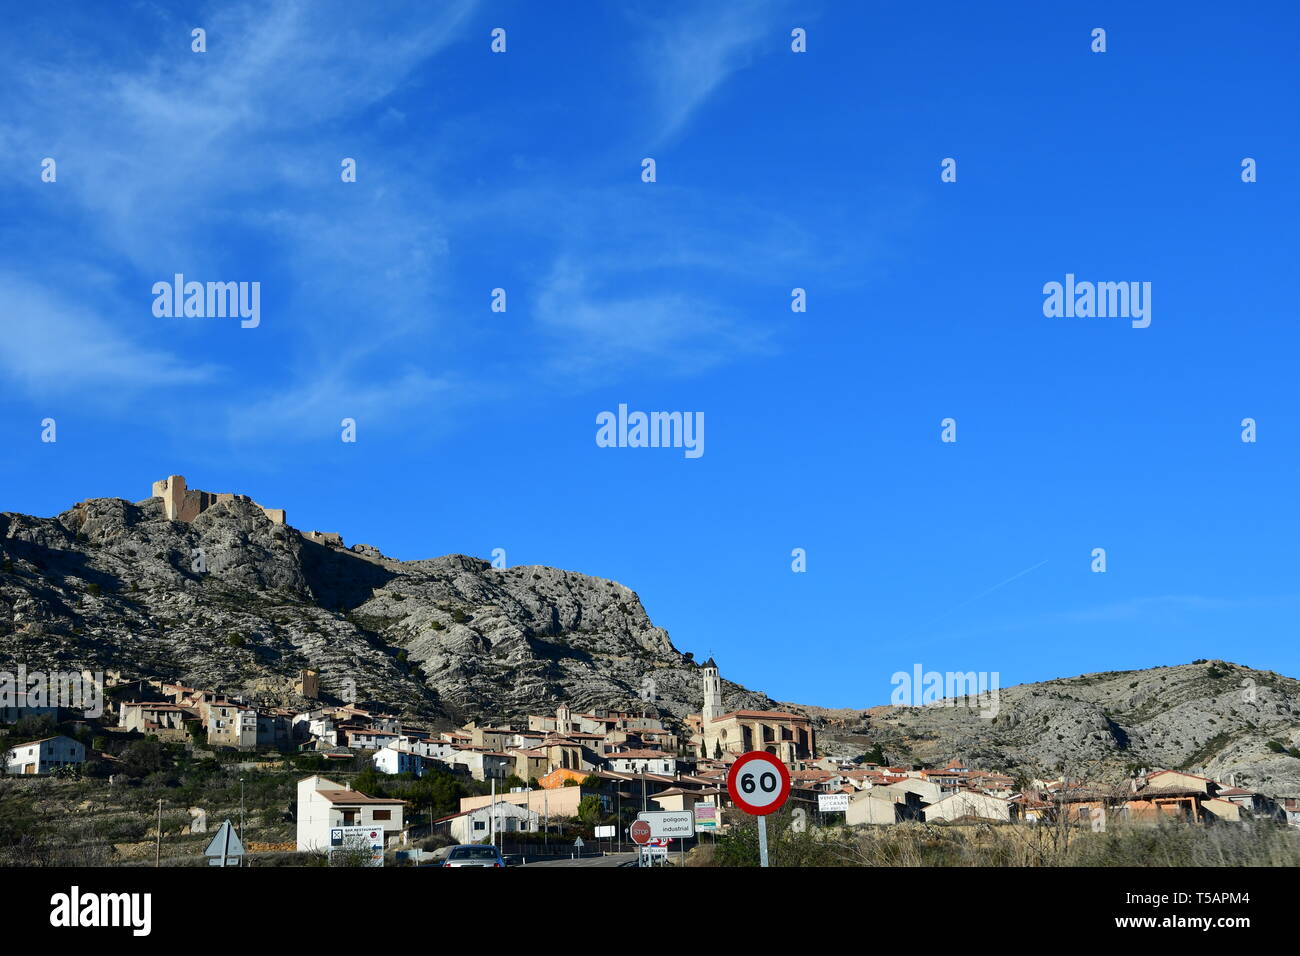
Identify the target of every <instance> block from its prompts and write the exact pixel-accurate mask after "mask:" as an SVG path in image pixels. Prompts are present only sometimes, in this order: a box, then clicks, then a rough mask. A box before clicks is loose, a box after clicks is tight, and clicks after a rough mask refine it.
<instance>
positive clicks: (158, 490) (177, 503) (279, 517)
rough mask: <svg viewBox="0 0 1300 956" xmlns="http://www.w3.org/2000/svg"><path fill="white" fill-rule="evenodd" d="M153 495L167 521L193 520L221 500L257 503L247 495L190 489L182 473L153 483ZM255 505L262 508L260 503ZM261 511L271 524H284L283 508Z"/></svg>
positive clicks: (263, 509)
mask: <svg viewBox="0 0 1300 956" xmlns="http://www.w3.org/2000/svg"><path fill="white" fill-rule="evenodd" d="M153 496H154V497H155V498H161V499H162V502H163V511H164V513H165V514H166V515H167V520H168V521H193V520H194V519H195V518H197V517H198V516H199V515H201V514H203V512H205V511H207V510H208V509H209V508H211V507H212V506H213V505H215V504H218V503H219V502H222V501H247V502H249V503H251V504H255V505H257V502H256V501H253V499H252V498H250V497H248V495H232V494H224V493H222V494H213V493H212V492H210V491H192V490H190V489H188V488H186V487H185V476H184V475H171V476H170V477H168V478H164V479H163V480H162V481H155V482H154V483H153ZM257 507H259V508H262V506H261V505H257ZM262 513H263V514H265V515H266V516H267V518H269V519H270V521H271V523H272V524H281V525H282V524H286V523H287V522H286V520H285V513H284V509H283V508H262Z"/></svg>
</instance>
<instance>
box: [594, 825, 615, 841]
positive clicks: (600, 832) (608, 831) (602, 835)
mask: <svg viewBox="0 0 1300 956" xmlns="http://www.w3.org/2000/svg"><path fill="white" fill-rule="evenodd" d="M617 830H618V828H617V827H613V826H608V827H596V839H597V840H604V839H607V838H608V839H611V840H612V839H613V838H614V837H615V836H616V835H617Z"/></svg>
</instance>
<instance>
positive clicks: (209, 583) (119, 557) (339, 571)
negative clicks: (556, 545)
mask: <svg viewBox="0 0 1300 956" xmlns="http://www.w3.org/2000/svg"><path fill="white" fill-rule="evenodd" d="M198 494H200V495H202V494H203V493H198ZM191 495H192V496H193V493H191ZM221 498H222V499H224V500H216V499H217V496H204V510H202V512H201V513H199V514H197V516H192V517H191V518H190V519H189V520H185V521H179V520H168V519H167V517H166V512H165V506H164V501H163V499H162V498H158V497H155V498H149V499H146V500H144V501H140V502H136V503H134V504H133V503H131V502H129V501H125V500H122V499H117V498H105V499H92V500H89V501H84V502H81V503H80V504H78V505H76V506H75V507H73V508H72V509H70V510H68V511H65V512H64V513H63V514H60V515H58V516H56V517H54V518H48V519H46V518H33V517H29V516H26V515H21V514H9V513H6V514H2V515H0V667H2V668H4V669H9V670H13V668H14V667H15V666H16V665H17V664H19V663H24V664H26V666H27V667H28V669H29V670H34V669H36V668H38V667H43V668H46V669H60V670H72V669H80V668H83V667H85V668H90V669H92V670H104V671H111V670H116V671H120V672H121V674H122V676H123V678H124V679H130V678H137V677H164V678H167V679H179V680H182V681H184V682H186V683H187V684H190V685H192V686H199V687H210V688H214V689H219V690H221V691H223V692H226V693H230V694H237V693H245V694H247V695H248V696H249V697H250V698H252V699H256V700H259V701H261V702H264V703H268V704H271V703H277V704H286V705H287V704H292V703H301V701H300V700H298V699H297V698H296V697H295V695H294V692H293V687H292V683H293V680H294V678H295V677H296V676H297V675H298V672H299V670H300V669H301V668H306V667H313V668H316V669H318V670H319V671H320V675H321V687H322V693H323V694H324V695H327V696H329V697H332V698H334V699H348V696H349V694H351V693H353V692H354V694H355V698H354V699H355V700H356V701H357V702H358V703H361V704H365V703H373V704H376V705H383V706H385V707H387V708H388V709H392V710H395V711H398V712H401V713H404V714H406V715H408V716H420V717H424V718H428V719H429V722H430V723H431V724H433V725H434V726H439V725H442V724H444V723H445V722H446V721H456V722H461V721H464V720H466V719H470V718H479V719H482V718H489V719H498V718H509V717H518V716H522V715H525V714H527V713H529V712H533V713H537V712H539V711H541V712H553V710H554V708H555V706H556V704H557V703H558V702H561V701H564V702H568V703H569V704H571V705H572V706H574V707H575V708H584V709H585V708H592V707H626V708H637V709H640V708H642V707H650V708H653V707H658V708H659V709H660V711H661V712H662V713H663V714H664V715H665V716H668V717H671V718H674V719H675V720H680V719H681V718H683V717H685V715H686V714H687V713H688V712H696V713H698V712H699V709H700V703H701V700H700V697H701V690H700V678H699V674H698V672H697V670H696V665H695V663H694V662H693V661H692V660H691V659H690V657H689V656H688V655H684V654H682V653H681V652H679V651H678V650H677V649H676V648H675V647H674V646H673V644H672V641H671V640H669V637H668V634H667V632H666V631H664V630H663V629H662V628H659V627H655V626H654V624H652V623H651V621H650V619H649V618H648V617H647V615H646V612H645V609H644V608H643V607H642V606H641V601H640V599H639V598H638V597H637V595H636V593H635V592H633V591H631V590H629V589H628V588H626V587H624V586H623V585H621V584H618V583H616V582H614V581H608V580H603V579H601V578H594V577H588V576H586V575H582V574H574V573H571V572H568V571H560V570H556V569H554V568H546V567H515V568H509V569H496V568H493V567H491V565H490V564H489V563H488V562H486V561H482V560H479V559H476V558H470V557H466V556H464V555H449V556H446V557H439V558H433V559H431V560H425V561H409V562H403V561H396V560H393V559H390V558H387V557H385V556H384V555H383V554H381V553H380V552H379V551H378V550H377V549H376V548H373V547H370V546H368V545H355V546H353V547H351V548H347V547H344V546H343V544H342V543H341V542H339V541H338V540H337V538H335V536H321V535H316V534H314V533H313V534H303V533H301V532H299V531H297V530H296V529H294V528H292V527H289V526H288V525H286V524H283V523H278V522H274V521H272V520H270V518H268V514H267V513H266V512H265V511H264V510H263V509H262V508H260V507H259V506H258V505H257V504H255V503H253V502H251V501H249V500H247V499H245V498H240V497H233V498H232V497H230V496H221ZM191 500H194V499H193V497H192V498H191ZM210 500H216V503H215V504H211V505H210V506H208V502H209V501H210ZM647 688H652V690H653V693H654V695H655V697H656V700H655V701H654V703H653V704H650V705H647V703H646V701H645V700H644V699H643V696H644V694H645V693H646V689H647ZM724 696H725V699H726V703H727V705H728V706H732V707H767V706H771V705H772V701H771V700H770V699H768V698H767V697H765V696H764V695H762V694H756V693H752V692H749V691H746V690H745V689H744V688H741V687H738V686H736V685H734V684H730V685H724Z"/></svg>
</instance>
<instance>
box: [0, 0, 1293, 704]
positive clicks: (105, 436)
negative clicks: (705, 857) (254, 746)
mask: <svg viewBox="0 0 1300 956" xmlns="http://www.w3.org/2000/svg"><path fill="white" fill-rule="evenodd" d="M728 6H729V8H728V9H726V10H724V9H720V8H721V7H722V5H720V4H709V3H700V4H677V3H642V4H635V3H633V4H620V5H615V4H603V3H575V4H568V5H565V8H564V9H565V12H564V13H563V14H557V13H556V12H555V9H556V8H555V7H554V6H553V5H539V4H534V3H524V2H519V3H508V2H494V3H472V2H465V3H455V2H445V3H437V4H432V3H429V4H413V5H410V6H398V5H389V4H384V3H366V4H343V3H340V4H330V3H305V2H304V3H281V4H269V5H262V4H257V5H249V6H243V5H239V4H234V3H221V4H211V5H204V4H193V5H191V4H156V3H136V4H126V5H123V8H122V10H120V11H119V10H118V9H116V8H115V9H113V10H109V9H108V8H106V7H103V6H101V5H90V4H87V5H83V9H81V10H79V11H78V10H75V9H74V10H72V11H68V12H66V13H61V14H60V17H59V18H58V19H57V20H51V19H50V18H49V17H48V16H47V15H46V14H44V13H42V12H40V11H34V10H33V11H18V10H15V11H11V12H10V13H9V21H8V26H7V29H6V30H5V31H4V34H3V37H0V52H2V53H3V56H0V73H3V83H0V183H3V186H2V187H0V253H2V254H0V320H2V321H3V329H4V333H3V336H0V376H2V380H3V382H4V388H3V391H0V441H3V447H4V448H5V456H4V465H5V467H4V468H3V469H2V470H0V510H8V511H21V512H28V513H34V514H39V515H53V514H56V513H58V512H59V511H62V510H64V509H66V508H67V507H69V506H70V505H71V504H72V503H73V502H75V501H78V500H81V499H84V498H88V497H113V496H116V497H125V498H130V499H132V500H138V499H140V498H143V497H145V496H147V494H148V493H149V485H150V482H152V481H153V480H154V479H156V478H160V477H163V476H165V475H167V474H171V473H180V474H184V475H186V476H187V477H188V479H189V481H190V484H191V485H192V486H194V487H200V488H204V489H209V490H214V491H239V492H243V493H247V494H249V495H251V496H253V497H254V498H255V499H256V500H258V501H259V502H261V503H262V504H265V505H268V506H274V507H284V508H286V509H288V513H289V520H290V523H291V524H293V525H295V526H296V527H299V528H303V529H313V528H316V529H321V530H331V531H338V532H340V533H342V534H343V536H344V538H345V540H346V541H347V542H348V543H349V544H352V543H357V542H367V543H371V544H374V545H376V546H378V547H380V548H381V549H382V550H383V551H385V552H386V553H388V554H392V555H394V556H397V557H401V558H405V559H416V558H424V557H432V556H435V555H440V554H445V553H452V552H462V553H468V554H474V555H478V556H481V557H485V558H486V557H489V556H490V553H491V551H492V549H494V548H504V549H505V551H506V554H507V558H508V561H509V563H510V564H511V565H518V564H546V565H553V566H557V567H562V568H568V569H572V570H575V571H582V572H585V573H589V574H594V575H599V576H602V577H609V578H614V579H616V580H619V581H621V582H623V583H624V584H626V585H628V586H629V587H631V588H633V589H635V590H636V591H637V592H638V593H639V594H640V596H641V598H642V600H643V602H644V603H645V606H646V608H647V610H648V611H649V612H650V614H651V616H652V618H653V619H654V621H655V622H656V623H657V624H660V625H661V626H664V627H666V628H668V630H669V632H670V634H671V635H672V637H673V640H674V642H675V643H676V644H677V646H678V647H680V648H682V649H683V650H690V651H694V652H695V653H696V654H697V656H705V655H708V654H713V655H714V656H715V657H716V658H717V659H718V661H719V663H720V664H721V666H722V669H723V673H724V675H725V676H727V677H730V678H732V679H734V680H738V681H740V682H742V683H745V684H747V685H749V686H751V687H755V688H758V689H762V690H764V691H766V692H768V693H770V694H772V695H773V696H774V697H777V698H778V699H784V700H794V701H798V702H803V703H817V704H823V705H827V706H867V705H872V704H877V703H883V702H886V701H887V700H888V698H889V694H890V691H891V690H892V687H891V684H890V676H891V675H892V674H893V673H894V672H895V671H899V670H906V671H910V670H911V669H912V666H913V665H914V664H915V663H920V664H922V665H923V666H924V667H925V668H926V669H927V670H932V669H933V670H940V671H943V670H962V671H968V670H977V671H979V670H983V671H997V672H998V673H999V674H1000V675H1001V683H1002V685H1003V686H1006V685H1009V684H1012V683H1018V682H1022V681H1028V680H1040V679H1049V678H1052V677H1057V676H1066V675H1072V674H1076V673H1082V672H1087V671H1098V670H1111V669H1124V668H1134V667H1147V666H1153V665H1159V664H1175V663H1185V662H1188V661H1190V660H1192V659H1195V658H1203V657H1204V658H1225V659H1229V660H1234V661H1238V662H1242V663H1246V664H1249V665H1251V666H1254V667H1260V668H1267V669H1273V670H1278V671H1281V672H1284V673H1289V674H1291V675H1296V674H1300V651H1298V650H1297V642H1296V639H1295V638H1296V625H1297V621H1298V613H1297V612H1298V611H1300V591H1298V589H1297V585H1296V581H1297V573H1296V572H1297V564H1300V558H1298V557H1297V552H1296V547H1295V542H1296V540H1297V535H1296V530H1297V518H1298V517H1300V503H1298V502H1297V496H1296V493H1295V475H1296V466H1297V463H1298V461H1297V454H1296V447H1297V441H1298V440H1300V420H1298V419H1297V407H1296V400H1295V381H1296V372H1295V350H1296V346H1297V344H1300V343H1298V337H1297V334H1296V330H1295V322H1296V300H1295V295H1294V291H1293V286H1294V276H1295V274H1296V268H1295V263H1294V256H1295V251H1296V241H1295V236H1296V223H1297V221H1300V216H1298V215H1297V213H1300V209H1298V208H1297V206H1298V203H1297V185H1296V176H1295V173H1294V168H1293V167H1294V162H1295V157H1296V156H1297V155H1298V154H1300V150H1298V149H1297V146H1298V143H1297V135H1296V123H1295V106H1296V100H1297V85H1298V84H1300V74H1297V72H1296V70H1295V55H1294V49H1293V42H1292V41H1293V38H1294V36H1295V33H1296V28H1297V26H1300V12H1298V11H1297V8H1296V7H1295V5H1294V4H1289V3H1261V4H1255V5H1252V6H1251V7H1250V8H1249V9H1244V10H1241V11H1233V12H1229V13H1223V12H1218V11H1216V10H1215V9H1214V8H1215V6H1220V7H1221V5H1212V4H1195V3H1193V4H1187V3H1177V4H1175V3H1154V4H1143V5H1141V7H1142V8H1141V9H1133V7H1134V6H1135V5H1133V4H1128V3H1091V4H1077V5H1068V6H1069V9H1063V7H1064V6H1065V5H1059V4H1040V3H1005V4H995V5H987V4H981V5H973V4H969V3H964V2H961V3H958V2H952V3H948V2H938V3H928V4H923V5H910V4H885V3H874V2H873V3H861V4H830V3H827V4H794V3H780V2H756V3H752V4H746V5H743V8H742V5H734V6H733V5H728ZM990 7H993V8H994V9H989V8H990ZM194 27H203V28H204V29H206V31H207V46H208V50H207V52H206V53H202V54H196V53H193V52H191V49H190V43H191V40H190V31H191V30H192V29H193V28H194ZM497 27H501V28H504V29H505V30H506V31H507V52H506V53H504V54H493V53H492V52H491V51H490V49H489V44H490V32H491V31H492V30H493V29H494V28H497ZM795 27H802V28H804V29H805V30H806V31H807V37H808V39H807V46H808V52H806V53H802V54H796V53H793V52H792V51H791V49H790V32H791V30H792V29H793V28H795ZM1095 27H1102V28H1104V29H1105V30H1106V31H1107V50H1106V52H1105V53H1093V52H1091V49H1090V46H1091V42H1092V41H1091V31H1092V30H1093V28H1095ZM45 157H53V158H54V159H55V160H56V162H57V164H58V165H57V175H58V178H57V181H56V182H54V183H46V182H42V181H41V176H40V173H41V167H40V164H41V161H42V159H43V158H45ZM344 157H352V158H355V159H356V161H357V168H358V176H357V182H355V183H343V182H341V181H340V174H339V173H340V161H341V160H342V158H344ZM644 157H653V158H654V159H655V160H656V163H657V181H656V182H654V183H644V182H642V181H641V161H642V159H643V158H644ZM946 157H952V158H955V159H956V160H957V170H958V178H957V182H955V183H943V182H941V181H940V163H941V161H942V160H943V159H944V158H946ZM1244 157H1252V158H1254V159H1256V160H1257V162H1258V182H1255V183H1243V182H1242V181H1241V175H1240V173H1241V162H1242V159H1243V158H1244ZM178 272H180V273H184V274H185V275H186V276H187V278H191V279H198V280H200V281H207V280H213V281H258V282H260V283H261V290H262V293H261V295H262V299H261V324H260V326H259V327H257V328H256V329H241V328H240V327H239V322H238V321H237V320H231V319H205V318H158V317H155V316H154V315H153V312H152V306H153V296H152V294H151V288H152V286H153V284H154V283H155V282H158V281H169V280H170V279H171V277H172V276H173V274H175V273H178ZM1067 273H1073V274H1075V275H1077V276H1078V277H1079V279H1080V280H1084V279H1091V280H1094V281H1141V282H1150V283H1151V284H1152V321H1151V325H1150V327H1149V328H1145V329H1134V328H1132V327H1131V326H1130V323H1129V322H1128V321H1127V320H1124V319H1120V318H1048V317H1045V316H1044V314H1043V292H1042V289H1043V285H1044V283H1046V282H1050V281H1062V280H1063V279H1064V276H1065V275H1066V274H1067ZM497 287H501V288H504V289H506V291H507V296H508V299H507V302H508V308H507V311H506V312H505V313H493V312H492V311H490V308H489V306H490V301H491V295H490V294H491V290H492V289H494V288H497ZM795 287H800V288H804V289H806V290H807V296H808V310H807V312H805V313H794V312H792V311H791V309H790V295H791V290H792V289H793V288H795ZM620 403H625V404H627V405H628V406H629V407H630V408H631V409H634V410H643V411H655V410H668V411H671V410H680V411H699V412H703V413H704V415H705V420H706V434H705V438H706V443H705V454H704V455H703V456H702V457H700V458H698V459H688V458H686V457H685V456H684V455H683V454H682V451H681V450H680V449H633V448H600V447H597V445H596V443H595V433H596V424H595V418H596V415H597V414H598V413H600V412H602V411H605V410H615V409H616V408H617V407H618V405H619V404H620ZM46 417H51V418H54V419H55V420H56V422H57V427H58V440H57V442H56V443H53V444H51V443H43V442H41V440H40V436H41V424H40V423H41V420H42V419H43V418H46ZM345 417H351V418H355V419H356V421H357V439H358V440H357V441H356V442H355V443H352V444H345V443H343V442H342V441H340V421H341V420H342V419H343V418H345ZM946 417H952V418H954V419H956V421H957V438H958V440H957V442H956V443H943V442H941V441H940V421H941V420H942V419H944V418H946ZM1245 417H1251V418H1254V419H1255V420H1256V421H1257V422H1258V441H1257V442H1255V443H1253V444H1251V443H1243V442H1242V441H1241V438H1240V435H1241V425H1240V423H1241V420H1242V419H1243V418H1245ZM1097 547H1103V548H1105V549H1106V552H1107V571H1106V573H1104V574H1096V573H1092V571H1091V570H1090V563H1091V552H1092V549H1094V548H1097ZM794 548H804V549H806V552H807V571H806V572H804V573H794V572H792V570H791V551H792V549H794ZM1029 569H1032V570H1029ZM1022 572H1027V573H1022ZM1004 582H1005V583H1004ZM999 585H1001V586H999Z"/></svg>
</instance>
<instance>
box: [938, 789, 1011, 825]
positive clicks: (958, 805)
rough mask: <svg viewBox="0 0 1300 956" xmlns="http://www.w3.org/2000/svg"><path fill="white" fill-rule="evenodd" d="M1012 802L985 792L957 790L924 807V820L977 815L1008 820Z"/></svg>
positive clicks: (984, 818)
mask: <svg viewBox="0 0 1300 956" xmlns="http://www.w3.org/2000/svg"><path fill="white" fill-rule="evenodd" d="M1014 806H1015V805H1014V804H1012V803H1011V801H1010V800H1003V799H1002V798H1001V797H995V796H992V795H991V794H987V793H978V792H976V791H974V790H959V791H957V792H956V793H952V794H949V795H948V796H946V797H944V798H943V799H942V800H940V801H938V802H937V803H932V804H931V805H930V806H928V807H926V808H925V822H926V823H934V822H936V821H939V820H960V819H961V818H962V817H977V818H978V819H981V820H1010V819H1011V816H1012V810H1013V808H1014Z"/></svg>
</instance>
